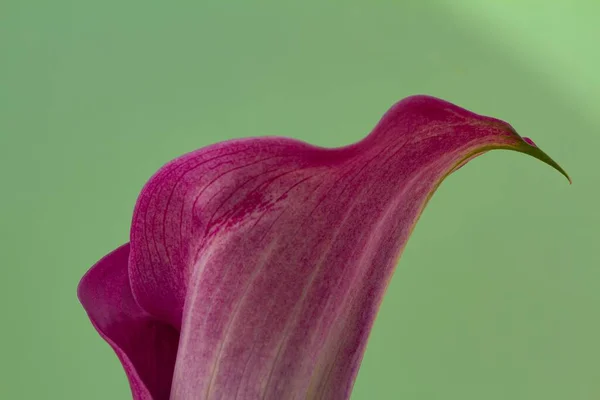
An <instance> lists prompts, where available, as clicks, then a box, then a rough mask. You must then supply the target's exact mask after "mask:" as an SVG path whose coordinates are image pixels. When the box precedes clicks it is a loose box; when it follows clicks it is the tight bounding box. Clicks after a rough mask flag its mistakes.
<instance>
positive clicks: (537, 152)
mask: <svg viewBox="0 0 600 400" xmlns="http://www.w3.org/2000/svg"><path fill="white" fill-rule="evenodd" d="M517 151H520V152H522V153H525V154H529V155H530V156H532V157H535V158H537V159H538V160H540V161H542V162H544V163H546V164H548V165H549V166H551V167H552V168H554V169H555V170H557V171H558V172H560V173H561V174H562V175H563V176H564V177H565V178H567V180H568V181H569V184H570V185H572V184H573V181H572V180H571V177H570V176H569V174H567V172H566V171H565V170H564V169H563V168H562V167H561V166H560V165H559V164H558V163H557V162H556V161H554V160H553V159H552V158H551V157H550V156H549V155H548V154H546V153H545V152H543V151H542V150H541V149H540V148H539V147H538V146H537V145H536V144H535V142H534V141H533V140H531V139H530V138H528V137H523V143H522V144H521V146H519V147H518V148H517Z"/></svg>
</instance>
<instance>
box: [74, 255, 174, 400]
mask: <svg viewBox="0 0 600 400" xmlns="http://www.w3.org/2000/svg"><path fill="white" fill-rule="evenodd" d="M128 258H129V244H125V245H123V246H121V247H119V248H118V249H116V250H115V251H113V252H112V253H110V254H108V255H107V256H105V257H104V258H102V259H101V260H100V261H98V263H97V264H96V265H94V266H93V267H92V269H91V270H90V271H88V273H87V274H86V275H85V276H84V277H83V279H82V280H81V283H80V284H79V287H78V296H79V300H80V301H81V303H82V304H83V306H84V308H85V309H86V311H87V313H88V315H89V317H90V319H91V321H92V324H93V325H94V327H95V328H96V330H97V331H98V332H99V333H100V335H101V336H102V337H103V338H104V339H105V340H106V341H107V342H108V343H109V344H110V345H111V347H112V348H113V349H114V350H115V352H116V354H117V356H118V357H119V359H120V360H121V363H122V364H123V367H124V368H125V372H126V373H127V378H128V379H129V383H130V385H131V390H132V393H133V398H134V399H136V400H151V399H154V400H161V399H168V398H169V392H170V390H171V380H172V376H173V367H174V366H175V356H176V354H177V344H178V342H179V333H178V332H177V331H176V330H175V329H174V328H172V327H171V326H169V325H167V324H165V323H162V322H160V321H158V320H156V319H155V318H152V317H151V316H150V315H148V314H147V313H146V312H144V311H143V310H142V309H141V308H140V307H139V306H138V305H137V303H136V302H135V300H134V298H133V296H132V294H131V288H130V285H129V278H128V276H127V264H128Z"/></svg>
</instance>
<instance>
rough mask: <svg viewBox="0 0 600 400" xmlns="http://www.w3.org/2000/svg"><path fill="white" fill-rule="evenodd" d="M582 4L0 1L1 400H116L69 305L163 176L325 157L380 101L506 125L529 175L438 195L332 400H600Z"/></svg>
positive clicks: (590, 29) (591, 131) (110, 371)
mask: <svg viewBox="0 0 600 400" xmlns="http://www.w3.org/2000/svg"><path fill="white" fill-rule="evenodd" d="M599 11H600V3H598V2H597V1H595V0H588V1H586V0H579V1H574V0H568V1H567V0H561V1H555V2H549V1H541V0H540V1H534V0H518V1H517V0H513V1H508V0H505V1H487V2H481V1H478V0H461V1H457V0H447V1H444V0H439V1H413V2H407V1H395V2H392V1H388V2H377V1H373V2H370V1H363V2H361V1H353V2H351V1H344V2H336V3H333V2H323V1H302V2H287V1H278V2H274V1H273V2H266V1H251V2H249V1H246V2H243V1H237V2H224V1H220V2H218V1H211V2H207V1H200V2H198V1H196V2H194V1H185V2H166V1H164V2H159V1H150V0H147V1H129V0H127V1H123V0H119V1H116V0H110V1H82V0H79V1H75V0H74V1H67V0H56V1H36V2H30V1H26V0H9V1H7V0H4V1H2V2H1V3H0V138H1V139H0V140H1V141H0V155H1V157H0V167H1V168H0V179H1V182H2V186H1V196H0V202H1V209H0V210H1V211H0V217H1V221H0V236H1V241H0V243H1V248H2V251H1V256H0V257H1V265H0V282H1V285H2V290H1V291H0V296H1V298H0V307H1V310H0V311H1V312H2V314H1V315H2V320H1V326H0V335H1V337H0V339H1V340H0V368H1V370H0V398H2V399H66V400H69V399H90V400H93V399H115V400H119V399H128V398H130V392H129V388H128V385H127V382H126V379H125V374H124V373H123V370H122V368H121V366H120V364H119V362H118V360H117V358H116V356H115V355H114V353H113V352H112V350H111V349H110V348H109V346H108V345H107V344H106V343H105V342H104V341H102V340H101V338H100V337H99V336H98V335H97V333H96V332H95V331H94V329H93V328H92V326H91V324H90V323H89V321H88V319H87V317H86V315H85V313H84V310H83V309H82V307H81V306H80V304H79V303H78V301H77V298H76V293H75V289H76V285H77V283H78V281H79V279H80V277H81V276H82V275H83V274H84V272H85V271H86V270H87V269H88V268H89V267H90V266H91V265H92V264H93V263H94V262H95V261H96V260H97V259H99V258H100V257H101V256H103V255H104V254H106V253H107V252H109V251H110V250H112V249H113V248H115V247H117V246H118V245H120V244H121V243H123V242H125V241H127V240H128V229H129V222H130V218H131V213H132V208H133V205H134V203H135V200H136V197H137V194H138V193H139V190H140V189H141V187H142V185H143V184H144V183H145V182H146V180H147V179H148V178H149V177H150V175H151V174H153V173H154V172H155V171H156V170H157V169H158V168H159V167H160V166H161V165H162V164H163V163H165V162H167V161H169V160H171V159H172V158H175V157H176V156H178V155H181V154H183V153H185V152H188V151H190V150H193V149H196V148H199V147H202V146H205V145H208V144H210V143H213V142H216V141H221V140H225V139H230V138H235V137H242V136H258V135H272V134H274V135H284V136H291V137H295V138H299V139H302V140H305V141H309V142H312V143H314V144H318V145H322V146H339V145H345V144H349V143H351V142H355V141H357V140H359V139H361V138H362V137H363V136H365V135H366V134H367V133H368V131H369V130H370V129H371V128H372V127H373V126H374V124H375V123H376V122H377V121H378V120H379V118H380V117H381V115H382V114H383V113H384V112H385V111H386V110H387V109H388V107H389V106H391V104H393V103H394V102H395V101H397V100H399V99H401V98H403V97H405V96H408V95H410V94H415V93H426V94H431V95H435V96H438V97H442V98H444V99H446V100H449V101H452V102H454V103H457V104H459V105H462V106H464V107H466V108H469V109H471V110H473V111H475V112H478V113H483V114H487V115H492V116H495V117H498V118H502V119H505V120H507V121H509V122H510V123H512V124H513V125H514V126H515V128H516V129H517V131H519V132H520V133H521V134H522V135H524V136H530V137H532V138H533V139H534V140H535V141H536V143H537V144H538V145H539V146H540V147H541V148H542V149H544V150H545V151H546V152H548V153H549V154H550V155H551V156H552V157H553V158H554V159H555V160H556V161H558V162H559V163H560V164H561V165H562V166H563V167H564V168H565V169H566V170H567V171H568V172H569V173H570V174H571V176H572V178H573V185H572V186H569V184H568V183H567V181H566V180H565V179H564V178H563V177H561V176H560V175H559V174H558V173H557V172H556V171H553V170H552V169H551V168H549V167H548V166H546V165H544V164H542V163H541V162H539V161H537V160H534V159H533V158H530V157H526V156H524V155H522V154H518V153H513V152H500V151H497V152H492V153H488V154H486V155H485V156H483V157H481V158H478V159H477V160H475V161H473V162H472V163H470V164H469V165H468V166H467V167H465V168H463V169H461V170H460V171H459V172H457V173H456V174H454V175H452V176H451V177H450V178H449V179H448V180H447V181H446V182H445V183H444V184H443V185H442V186H441V188H440V190H439V191H438V193H437V194H436V195H435V196H434V198H433V200H432V201H431V203H430V204H429V206H428V208H427V210H426V211H425V213H424V214H423V217H422V218H421V220H420V223H419V224H418V225H417V228H416V229H415V231H414V235H413V237H412V238H411V240H410V242H409V244H408V246H407V248H406V251H405V253H404V256H403V258H402V259H401V261H400V266H399V268H398V270H397V273H396V274H395V276H394V278H393V280H392V283H391V286H390V288H389V290H388V292H387V296H386V298H385V301H384V303H383V306H382V309H381V312H380V313H379V316H378V319H377V322H376V324H375V327H374V329H373V331H372V335H371V339H370V342H369V346H368V349H367V352H366V355H365V358H364V361H363V364H362V368H361V370H360V373H359V376H358V379H357V382H356V385H355V390H354V393H353V397H352V398H353V399H354V400H359V399H423V400H433V399H461V400H465V399H472V400H481V399H486V400H496V399H497V400H505V399H545V400H553V399H556V400H559V399H560V400H564V399H569V400H576V399H598V398H600V366H599V360H600V344H599V342H598V340H599V338H600V320H599V313H598V305H599V303H600V290H598V286H599V282H600V258H599V256H598V239H599V236H600V235H599V234H598V226H599V223H600V213H599V211H598V204H599V196H598V194H599V183H600V182H599V169H598V166H597V164H596V152H597V149H598V148H599V145H600V136H599V133H598V132H599V130H598V128H599V127H600V113H599V112H598V109H599V104H600V102H599V100H600V74H598V72H597V71H598V68H599V66H600V52H599V51H598V40H599V38H600V24H598V15H599V14H598V12H599Z"/></svg>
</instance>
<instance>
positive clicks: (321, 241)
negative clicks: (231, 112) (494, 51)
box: [78, 96, 568, 400]
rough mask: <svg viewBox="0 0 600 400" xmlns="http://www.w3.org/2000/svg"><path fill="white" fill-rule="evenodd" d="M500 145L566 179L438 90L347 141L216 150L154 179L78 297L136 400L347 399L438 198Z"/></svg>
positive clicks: (524, 143) (253, 142) (270, 140)
mask: <svg viewBox="0 0 600 400" xmlns="http://www.w3.org/2000/svg"><path fill="white" fill-rule="evenodd" d="M494 149H507V150H514V151H518V152H522V153H525V154H529V155H531V156H533V157H535V158H538V159H539V160H541V161H543V162H545V163H546V164H549V165H550V166H552V167H554V168H555V169H557V170H558V171H559V172H561V173H562V174H563V175H565V176H566V177H567V178H568V176H567V174H566V172H565V171H563V169H562V168H561V167H560V166H559V165H558V164H556V163H555V162H554V161H553V160H552V159H551V158H550V157H548V156H547V155H546V154H545V153H544V152H542V151H541V150H540V149H539V148H538V147H537V146H536V145H535V144H534V143H533V142H532V141H531V140H529V139H527V138H522V137H521V136H519V135H518V134H517V133H516V132H515V130H514V129H513V128H512V127H511V126H510V125H509V124H508V123H506V122H503V121H501V120H498V119H495V118H490V117H485V116H481V115H478V114H475V113H472V112H470V111H467V110H465V109H463V108H461V107H458V106H456V105H453V104H451V103H448V102H446V101H443V100H440V99H437V98H433V97H429V96H412V97H408V98H406V99H404V100H402V101H400V102H398V103H396V104H395V105H394V106H393V107H392V108H391V109H390V110H389V111H388V112H387V113H386V114H385V115H384V116H383V117H382V119H381V120H380V122H379V123H378V124H377V125H376V127H375V128H374V130H373V131H372V132H371V133H370V134H369V135H368V136H366V137H365V138H364V139H363V140H361V141H360V142H358V143H355V144H352V145H349V146H345V147H341V148H335V149H328V148H321V147H316V146H312V145H309V144H307V143H304V142H301V141H298V140H293V139H289V138H283V137H262V138H249V139H240V140H232V141H227V142H223V143H218V144H215V145H211V146H208V147H205V148H202V149H200V150H197V151H195V152H192V153H189V154H186V155H184V156H182V157H180V158H177V159H176V160H174V161H172V162H170V163H168V164H166V165H165V166H163V167H162V168H161V169H160V170H159V171H158V172H157V173H156V174H155V175H154V176H153V177H152V178H151V179H150V180H149V182H148V183H147V184H146V185H145V187H144V188H143V190H142V191H141V194H140V196H139V198H138V201H137V203H136V205H135V210H134V213H133V221H132V224H131V232H130V242H129V243H127V244H125V245H123V246H121V247H119V248H117V249H116V250H114V251H113V252H112V253H110V254H108V255H107V256H105V257H104V258H102V259H101V260H100V261H98V262H97V263H96V264H95V265H94V266H93V267H92V268H91V269H90V270H89V271H88V272H87V274H86V275H85V276H84V277H83V279H82V280H81V283H80V284H79V287H78V296H79V299H80V301H81V303H82V304H83V307H84V308H85V310H86V312H87V313H88V315H89V318H90V320H91V322H92V324H93V325H94V327H95V328H96V330H97V331H98V332H99V333H100V335H101V336H102V338H104V339H105V340H106V341H107V342H108V343H109V344H110V346H112V348H113V349H114V351H115V352H116V354H117V356H118V357H119V359H120V361H121V363H122V364H123V367H124V369H125V372H126V374H127V378H128V379H129V383H130V386H131V390H132V393H133V398H134V399H136V400H163V399H174V400H178V399H227V400H229V399H274V400H281V399H305V398H308V399H347V398H349V396H350V393H351V390H352V387H353V383H354V380H355V378H356V375H357V372H358V369H359V366H360V363H361V360H362V357H363V353H364V351H365V346H366V343H367V339H368V336H369V332H370V330H371V327H372V324H373V321H374V318H375V315H376V313H377V310H378V308H379V305H380V303H381V301H382V298H383V295H384V292H385V290H386V287H387V285H388V283H389V281H390V278H391V276H392V273H393V272H394V269H395V267H396V264H397V262H398V259H399V257H400V254H401V252H402V250H403V248H404V247H405V245H406V242H407V240H408V238H409V236H410V234H411V232H412V230H413V228H414V226H415V223H416V222H417V220H418V218H419V216H420V215H421V213H422V212H423V209H424V207H425V205H426V204H427V202H428V200H429V199H430V198H431V196H432V194H433V193H434V192H435V190H436V189H437V187H438V186H439V185H440V183H441V182H442V181H443V180H444V178H445V177H446V176H448V175H449V174H450V173H452V172H453V171H455V170H457V169H458V168H460V167H461V166H463V165H464V164H465V163H466V162H467V161H469V160H471V159H472V158H473V157H475V156H477V155H480V154H482V153H484V152H486V151H489V150H494Z"/></svg>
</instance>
